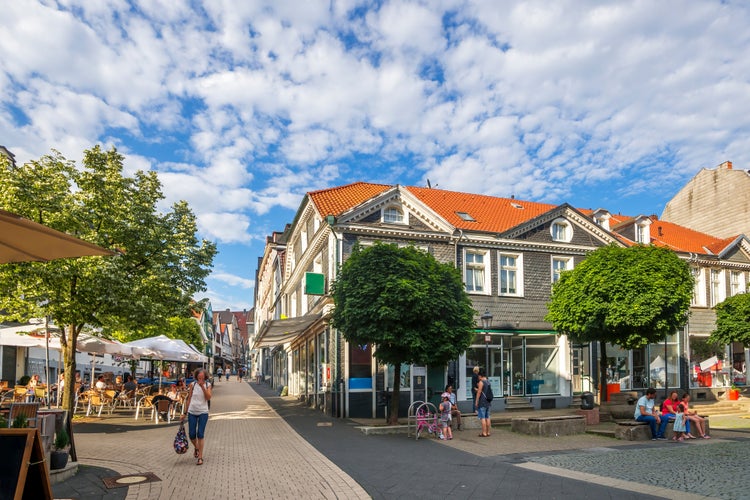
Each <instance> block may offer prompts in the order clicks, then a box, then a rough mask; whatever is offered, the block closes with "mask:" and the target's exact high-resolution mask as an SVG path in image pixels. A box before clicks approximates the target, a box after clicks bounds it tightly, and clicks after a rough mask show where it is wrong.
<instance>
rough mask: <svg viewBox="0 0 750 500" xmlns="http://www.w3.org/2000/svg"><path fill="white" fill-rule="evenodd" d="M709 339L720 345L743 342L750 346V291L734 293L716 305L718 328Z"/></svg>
mask: <svg viewBox="0 0 750 500" xmlns="http://www.w3.org/2000/svg"><path fill="white" fill-rule="evenodd" d="M708 340H709V342H715V343H717V344H720V345H728V344H730V343H732V342H742V344H743V345H744V346H745V347H750V293H740V294H737V295H733V296H732V297H728V298H727V299H726V300H724V301H723V302H721V303H720V304H717V305H716V330H714V331H713V332H711V336H710V337H709V338H708Z"/></svg>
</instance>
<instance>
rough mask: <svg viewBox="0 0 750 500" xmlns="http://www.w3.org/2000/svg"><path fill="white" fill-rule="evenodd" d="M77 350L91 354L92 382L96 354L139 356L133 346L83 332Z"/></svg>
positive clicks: (80, 334)
mask: <svg viewBox="0 0 750 500" xmlns="http://www.w3.org/2000/svg"><path fill="white" fill-rule="evenodd" d="M76 350H77V351H79V352H87V353H89V354H91V384H92V385H93V384H94V371H95V369H96V368H95V361H96V356H94V355H95V354H112V355H118V356H128V357H139V356H138V355H137V354H135V353H134V352H133V348H132V347H130V346H126V345H125V344H123V343H121V342H118V341H116V340H110V339H105V338H103V337H97V336H96V335H91V334H89V333H84V332H81V333H79V334H78V340H77V342H76Z"/></svg>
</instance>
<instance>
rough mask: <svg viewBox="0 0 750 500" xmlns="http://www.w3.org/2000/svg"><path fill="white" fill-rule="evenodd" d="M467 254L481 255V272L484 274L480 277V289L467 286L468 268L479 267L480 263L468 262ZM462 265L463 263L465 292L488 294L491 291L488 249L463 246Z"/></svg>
mask: <svg viewBox="0 0 750 500" xmlns="http://www.w3.org/2000/svg"><path fill="white" fill-rule="evenodd" d="M469 255H481V256H482V264H481V268H482V272H483V273H484V276H483V277H482V288H483V289H482V290H472V289H471V288H472V287H470V286H469V270H470V269H479V267H480V265H479V264H476V263H471V264H470V263H469ZM463 260H464V265H463V268H464V269H463V271H464V287H465V288H466V292H467V293H471V294H477V295H489V294H490V293H491V289H490V288H491V287H490V283H491V281H490V274H491V269H490V251H489V250H483V249H479V248H464V259H463Z"/></svg>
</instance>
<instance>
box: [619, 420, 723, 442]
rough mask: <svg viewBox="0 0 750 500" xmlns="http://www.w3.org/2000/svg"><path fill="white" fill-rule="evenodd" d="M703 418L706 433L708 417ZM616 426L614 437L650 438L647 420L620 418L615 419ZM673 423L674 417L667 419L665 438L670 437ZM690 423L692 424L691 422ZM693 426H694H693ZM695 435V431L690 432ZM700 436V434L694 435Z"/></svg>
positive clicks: (628, 439)
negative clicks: (637, 420)
mask: <svg viewBox="0 0 750 500" xmlns="http://www.w3.org/2000/svg"><path fill="white" fill-rule="evenodd" d="M703 418H705V419H706V420H705V426H706V434H708V433H709V418H708V417H707V416H703ZM616 423H617V427H616V428H615V437H616V438H617V439H622V440H624V441H650V440H651V428H650V427H649V426H648V422H636V421H635V420H620V421H617V422H616ZM673 425H674V418H670V419H669V423H668V424H667V428H666V430H665V431H664V435H665V437H667V438H671V437H672V434H673V431H672V426H673ZM691 425H692V424H691ZM693 427H694V426H693ZM691 434H693V435H694V436H695V433H691ZM695 437H700V436H695Z"/></svg>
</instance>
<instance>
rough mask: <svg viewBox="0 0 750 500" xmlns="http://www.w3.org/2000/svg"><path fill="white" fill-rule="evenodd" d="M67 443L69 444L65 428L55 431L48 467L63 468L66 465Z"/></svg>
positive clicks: (53, 468) (52, 468)
mask: <svg viewBox="0 0 750 500" xmlns="http://www.w3.org/2000/svg"><path fill="white" fill-rule="evenodd" d="M68 445H70V436H68V432H67V431H66V430H65V428H62V429H60V430H59V431H57V433H55V442H54V447H55V449H54V450H52V453H51V454H50V467H49V468H50V469H51V470H57V469H64V468H65V466H66V465H68Z"/></svg>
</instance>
